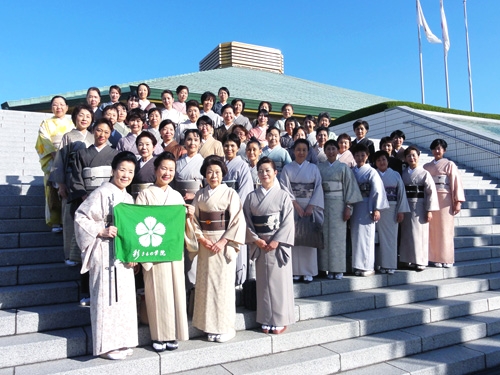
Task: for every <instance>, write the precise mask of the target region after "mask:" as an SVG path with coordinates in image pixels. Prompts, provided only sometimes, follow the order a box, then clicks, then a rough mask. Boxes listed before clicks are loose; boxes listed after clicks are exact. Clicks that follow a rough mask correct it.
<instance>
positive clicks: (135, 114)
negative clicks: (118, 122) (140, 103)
mask: <svg viewBox="0 0 500 375" xmlns="http://www.w3.org/2000/svg"><path fill="white" fill-rule="evenodd" d="M136 118H139V119H141V121H142V122H144V123H145V122H146V114H145V113H144V111H143V110H142V109H140V108H134V109H131V110H130V111H129V112H128V113H127V122H130V121H131V120H133V119H136Z"/></svg>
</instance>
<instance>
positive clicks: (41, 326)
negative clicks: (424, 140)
mask: <svg viewBox="0 0 500 375" xmlns="http://www.w3.org/2000/svg"><path fill="white" fill-rule="evenodd" d="M2 116H4V117H2ZM21 116H24V118H25V120H24V122H22V121H21V120H20V117H21ZM30 116H32V117H30ZM36 116H38V117H40V116H44V115H40V114H27V113H24V112H11V111H0V129H2V134H6V133H4V129H3V128H4V127H6V129H7V130H8V131H9V132H10V135H11V136H12V137H14V138H19V137H21V135H20V134H23V135H22V137H23V141H22V142H21V141H20V140H18V141H16V142H14V141H12V142H11V145H12V146H13V147H12V149H13V151H10V152H9V154H11V155H15V156H12V157H10V156H6V157H5V158H4V160H9V159H10V158H11V159H12V160H13V163H12V164H11V165H10V167H9V168H8V169H7V168H6V169H5V170H1V169H0V184H1V185H0V196H1V197H2V199H0V353H1V354H0V375H7V374H9V375H13V374H16V375H19V374H30V375H36V374H108V373H109V374H138V373H140V374H167V373H182V374H202V373H203V374H257V373H258V374H266V373H269V374H271V373H272V374H278V373H287V374H294V373H300V374H312V373H314V374H332V373H339V372H340V373H342V374H344V373H345V374H365V373H366V374H370V375H373V374H379V373H380V374H382V373H383V374H384V375H388V374H408V373H419V374H427V373H429V374H431V373H432V374H435V373H442V374H445V373H446V374H466V373H474V372H477V371H482V370H484V369H489V368H494V367H496V366H499V365H500V225H499V223H497V220H498V219H497V213H498V210H499V207H500V195H499V191H500V190H499V189H498V187H497V184H496V181H491V180H488V179H487V178H486V177H483V176H480V175H476V174H475V173H474V171H472V170H469V169H467V168H462V169H461V174H462V178H463V181H464V184H465V187H466V197H467V202H465V203H464V204H463V209H462V211H461V213H460V214H459V215H458V216H457V217H456V219H455V220H456V224H457V227H456V238H455V247H456V263H455V266H454V267H453V268H450V269H443V268H432V267H431V268H428V269H427V270H425V271H424V272H420V273H416V272H414V271H406V270H398V271H396V273H395V274H394V275H379V274H377V275H375V276H373V277H368V278H360V277H354V276H347V277H345V278H344V279H343V280H321V281H317V280H315V281H313V282H312V283H310V284H296V285H295V286H294V289H295V297H296V300H295V305H296V306H295V313H296V318H297V323H296V324H294V325H292V326H290V327H289V328H288V330H287V331H286V332H285V333H284V334H282V335H267V334H263V333H261V332H260V330H258V325H257V324H256V322H255V312H253V311H248V310H246V309H244V308H242V307H238V313H237V321H236V326H237V330H238V333H237V335H236V338H235V339H233V340H231V341H229V342H227V343H223V344H219V343H209V342H207V341H206V339H205V338H204V337H202V336H201V333H200V332H199V331H197V330H196V329H194V328H191V330H190V337H191V338H192V339H191V340H190V341H187V342H181V343H180V345H179V346H180V347H179V349H178V350H176V351H173V352H164V353H160V354H158V353H156V352H154V351H153V350H152V349H151V347H150V346H149V343H150V338H149V331H148V327H147V326H143V325H141V326H140V327H139V342H140V345H141V347H140V348H137V349H136V350H134V355H133V356H132V357H130V358H129V359H127V360H125V361H109V360H103V359H100V358H94V357H93V356H92V355H91V354H92V339H91V335H92V333H91V330H90V325H89V324H90V319H89V309H88V308H86V307H81V306H79V305H78V303H77V302H78V300H79V298H80V296H79V295H78V284H77V283H78V280H79V276H78V270H77V269H75V268H68V267H66V266H65V265H64V264H63V262H62V260H63V251H62V236H61V235H57V234H52V233H51V232H50V231H49V228H48V227H47V226H45V223H44V218H43V214H44V211H43V204H44V200H43V188H42V185H41V177H40V176H41V173H40V171H37V170H34V168H35V167H34V166H33V165H32V164H33V160H34V161H37V158H36V154H35V153H34V150H33V145H34V142H35V138H36V131H37V127H38V124H39V123H40V121H41V119H39V118H38V117H36ZM6 117H7V119H6ZM12 119H14V120H16V121H18V122H17V123H16V126H15V127H14V128H15V129H12V128H13V127H12V126H11V125H10V126H7V125H9V124H12V121H13V120H12ZM23 124H24V125H23ZM0 142H2V143H1V145H2V146H3V147H0V149H2V150H6V149H7V148H6V147H7V146H6V140H5V139H2V140H0ZM21 147H22V149H21ZM21 150H22V151H21ZM18 154H21V155H22V157H23V160H21V159H20V156H19V155H18ZM24 160H26V162H25V161H24ZM28 160H29V162H28ZM423 162H425V160H424V158H422V159H421V163H423ZM1 179H3V180H1Z"/></svg>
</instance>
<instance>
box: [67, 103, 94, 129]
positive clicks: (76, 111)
mask: <svg viewBox="0 0 500 375" xmlns="http://www.w3.org/2000/svg"><path fill="white" fill-rule="evenodd" d="M84 109H86V110H87V111H89V112H90V116H91V120H90V123H91V124H92V123H93V122H94V110H93V109H92V107H91V106H89V105H88V104H87V103H85V104H79V105H77V106H76V107H75V108H74V109H73V112H71V120H72V121H73V123H74V124H76V117H77V116H78V115H79V114H80V112H81V111H82V110H84Z"/></svg>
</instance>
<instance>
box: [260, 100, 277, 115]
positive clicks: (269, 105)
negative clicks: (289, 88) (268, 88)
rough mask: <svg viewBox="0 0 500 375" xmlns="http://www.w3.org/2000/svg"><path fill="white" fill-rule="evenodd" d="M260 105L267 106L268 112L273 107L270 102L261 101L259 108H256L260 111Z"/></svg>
mask: <svg viewBox="0 0 500 375" xmlns="http://www.w3.org/2000/svg"><path fill="white" fill-rule="evenodd" d="M262 104H267V106H268V107H269V112H271V111H272V110H273V105H272V104H271V102H267V101H265V100H263V101H261V102H260V103H259V107H258V108H259V109H260V107H262Z"/></svg>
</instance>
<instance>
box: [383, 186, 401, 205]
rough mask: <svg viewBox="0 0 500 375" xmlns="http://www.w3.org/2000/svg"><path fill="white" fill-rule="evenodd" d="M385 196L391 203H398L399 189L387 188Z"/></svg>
mask: <svg viewBox="0 0 500 375" xmlns="http://www.w3.org/2000/svg"><path fill="white" fill-rule="evenodd" d="M385 195H386V196H387V200H388V201H389V202H396V201H397V200H398V187H397V186H386V187H385Z"/></svg>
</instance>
